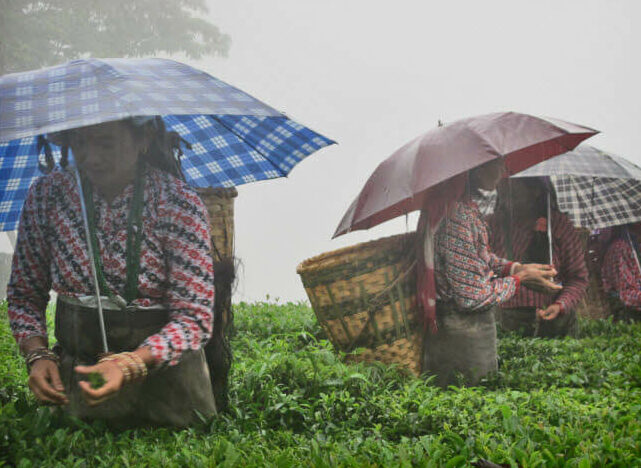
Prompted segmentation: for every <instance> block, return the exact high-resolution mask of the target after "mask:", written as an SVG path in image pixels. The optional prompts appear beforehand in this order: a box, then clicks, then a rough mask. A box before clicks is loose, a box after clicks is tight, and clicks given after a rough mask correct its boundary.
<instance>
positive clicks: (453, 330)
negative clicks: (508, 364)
mask: <svg viewBox="0 0 641 468" xmlns="http://www.w3.org/2000/svg"><path fill="white" fill-rule="evenodd" d="M436 322H437V325H438V332H437V333H436V334H431V333H430V332H429V331H427V332H426V333H425V346H424V350H425V353H424V357H423V363H424V370H425V371H426V372H427V374H431V375H435V376H436V384H437V385H439V386H441V387H446V386H448V385H454V384H459V383H464V384H467V385H476V384H478V383H479V381H480V380H481V378H482V377H484V376H486V375H488V374H489V373H491V372H496V371H497V370H498V360H497V353H496V323H495V321H494V311H493V309H487V310H484V311H475V310H471V311H460V310H458V309H457V308H456V306H455V305H454V304H451V303H443V302H437V303H436ZM459 376H462V377H463V380H462V382H461V381H460V378H459Z"/></svg>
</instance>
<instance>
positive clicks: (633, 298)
mask: <svg viewBox="0 0 641 468" xmlns="http://www.w3.org/2000/svg"><path fill="white" fill-rule="evenodd" d="M601 278H602V279H603V289H604V290H605V291H606V292H613V293H615V294H617V295H618V296H619V299H621V302H623V304H624V305H625V306H627V307H634V308H636V309H641V272H639V266H638V265H637V261H636V260H635V258H634V251H633V250H632V246H630V243H629V242H628V241H627V240H626V239H616V240H614V241H612V243H611V244H610V246H609V247H608V250H607V252H606V253H605V257H604V258H603V266H602V269H601Z"/></svg>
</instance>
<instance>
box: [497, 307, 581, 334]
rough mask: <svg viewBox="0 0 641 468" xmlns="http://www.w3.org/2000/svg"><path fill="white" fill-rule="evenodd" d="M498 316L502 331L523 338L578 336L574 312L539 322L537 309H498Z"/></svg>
mask: <svg viewBox="0 0 641 468" xmlns="http://www.w3.org/2000/svg"><path fill="white" fill-rule="evenodd" d="M496 315H497V316H496V321H497V324H498V326H499V328H500V329H501V330H503V331H511V332H516V333H518V334H520V335H521V336H535V337H539V336H540V337H543V338H562V337H564V336H571V337H576V336H578V331H579V322H578V319H577V316H576V311H574V310H570V311H569V312H567V313H565V314H559V315H558V316H557V317H556V318H555V319H554V320H538V322H537V318H536V307H513V308H509V309H508V308H505V309H501V308H497V314H496Z"/></svg>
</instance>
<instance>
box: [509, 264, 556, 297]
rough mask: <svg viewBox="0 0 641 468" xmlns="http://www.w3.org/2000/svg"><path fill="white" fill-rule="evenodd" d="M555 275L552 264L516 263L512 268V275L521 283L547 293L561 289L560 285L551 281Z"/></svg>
mask: <svg viewBox="0 0 641 468" xmlns="http://www.w3.org/2000/svg"><path fill="white" fill-rule="evenodd" d="M556 275H557V271H556V269H555V268H554V267H553V266H552V265H543V264H539V263H527V264H524V265H521V264H518V265H517V266H516V268H515V269H514V276H516V277H518V278H519V279H520V280H521V282H522V283H523V285H525V286H527V287H529V288H532V289H535V290H539V291H542V292H545V293H547V294H552V293H555V292H559V291H560V290H561V289H563V287H562V286H560V285H558V284H556V283H554V282H553V281H552V279H553V278H554V277H555V276H556Z"/></svg>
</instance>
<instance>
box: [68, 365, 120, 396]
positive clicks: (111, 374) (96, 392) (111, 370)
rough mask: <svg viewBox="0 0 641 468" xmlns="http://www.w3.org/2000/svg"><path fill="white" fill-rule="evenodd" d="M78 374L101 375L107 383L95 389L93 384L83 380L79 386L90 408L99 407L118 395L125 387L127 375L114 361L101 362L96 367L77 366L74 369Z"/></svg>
mask: <svg viewBox="0 0 641 468" xmlns="http://www.w3.org/2000/svg"><path fill="white" fill-rule="evenodd" d="M74 370H75V371H76V372H77V373H78V374H81V375H87V376H91V375H92V374H99V375H100V376H101V377H102V379H103V380H104V381H105V383H104V384H103V385H102V386H100V387H98V388H94V387H93V385H92V382H88V381H84V380H81V381H80V382H78V385H79V386H80V388H81V389H82V393H83V396H84V398H85V400H86V401H87V404H89V406H95V405H99V404H100V403H103V402H104V401H106V400H109V399H110V398H113V397H114V396H116V394H117V393H118V392H119V391H120V389H121V388H122V387H123V384H124V380H125V375H124V373H123V371H122V370H121V369H120V367H119V366H118V365H117V364H116V363H115V362H112V361H109V362H99V363H98V364H96V365H94V366H76V368H75V369H74Z"/></svg>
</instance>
